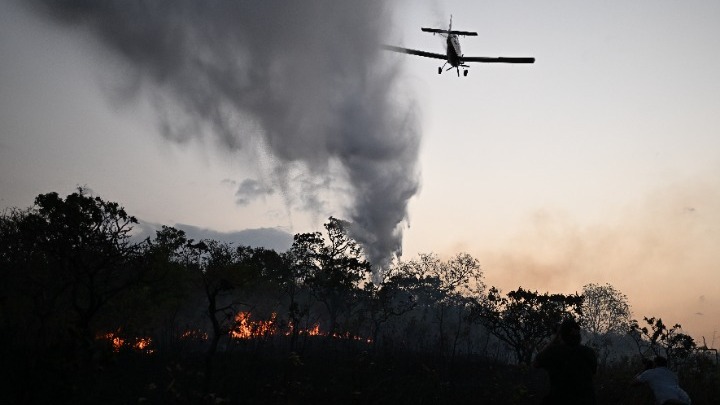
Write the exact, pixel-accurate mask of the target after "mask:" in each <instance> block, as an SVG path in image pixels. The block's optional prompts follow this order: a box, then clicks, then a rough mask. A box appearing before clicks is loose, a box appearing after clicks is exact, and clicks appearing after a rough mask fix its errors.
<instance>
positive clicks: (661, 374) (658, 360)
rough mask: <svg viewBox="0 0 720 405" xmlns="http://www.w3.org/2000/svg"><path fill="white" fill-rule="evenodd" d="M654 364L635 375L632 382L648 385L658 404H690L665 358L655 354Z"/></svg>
mask: <svg viewBox="0 0 720 405" xmlns="http://www.w3.org/2000/svg"><path fill="white" fill-rule="evenodd" d="M654 364H655V367H653V368H649V369H647V370H645V371H643V372H642V373H640V374H638V375H636V376H635V378H634V379H633V384H636V385H637V384H647V385H649V386H650V389H651V390H652V392H653V395H654V396H655V403H656V404H658V405H690V404H691V403H692V402H691V401H690V396H688V394H687V392H685V390H683V389H682V388H680V384H679V383H678V378H677V375H676V374H675V373H673V372H672V371H670V369H669V368H667V359H666V358H665V357H662V356H657V357H655V361H654Z"/></svg>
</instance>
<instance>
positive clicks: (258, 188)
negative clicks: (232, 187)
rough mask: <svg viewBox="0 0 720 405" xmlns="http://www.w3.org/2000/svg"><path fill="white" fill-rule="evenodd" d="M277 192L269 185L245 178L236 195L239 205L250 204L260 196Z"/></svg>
mask: <svg viewBox="0 0 720 405" xmlns="http://www.w3.org/2000/svg"><path fill="white" fill-rule="evenodd" d="M274 192H275V190H274V189H273V188H272V187H268V186H266V185H264V184H262V183H260V182H259V181H257V180H255V179H245V180H243V181H242V183H240V186H238V189H237V191H236V192H235V197H236V200H235V202H237V204H238V205H243V206H245V205H248V204H250V203H251V202H253V201H255V200H256V199H258V198H262V197H264V196H267V195H271V194H273V193H274Z"/></svg>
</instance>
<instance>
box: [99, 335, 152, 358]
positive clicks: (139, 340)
mask: <svg viewBox="0 0 720 405" xmlns="http://www.w3.org/2000/svg"><path fill="white" fill-rule="evenodd" d="M119 333H120V330H118V331H117V332H108V333H105V334H99V335H97V336H96V339H98V340H107V341H109V342H110V343H111V344H112V348H113V352H115V353H118V352H119V351H120V350H121V349H122V348H123V347H129V348H131V349H133V350H136V351H139V352H142V353H146V354H152V353H153V352H154V350H153V349H152V348H151V347H150V346H151V345H152V339H151V338H149V337H136V338H134V341H133V343H128V342H127V339H125V338H123V337H121V336H120V335H119Z"/></svg>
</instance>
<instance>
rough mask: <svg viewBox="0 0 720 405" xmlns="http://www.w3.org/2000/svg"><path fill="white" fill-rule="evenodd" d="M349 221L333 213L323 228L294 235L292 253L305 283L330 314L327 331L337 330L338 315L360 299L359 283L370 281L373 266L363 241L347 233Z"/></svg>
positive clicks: (347, 310) (344, 312)
mask: <svg viewBox="0 0 720 405" xmlns="http://www.w3.org/2000/svg"><path fill="white" fill-rule="evenodd" d="M348 226H349V223H348V222H346V221H342V220H339V219H336V218H333V217H330V219H329V221H328V222H327V223H326V224H325V229H326V231H327V240H326V239H325V238H323V235H322V234H321V233H320V232H315V233H304V234H298V235H295V240H294V241H293V245H292V248H291V250H292V253H293V256H294V258H295V260H296V262H295V266H299V267H300V268H301V269H302V270H301V271H300V273H302V274H303V275H304V280H303V281H304V284H305V285H306V286H307V287H308V288H309V289H310V291H311V293H312V294H313V296H314V297H315V299H317V300H318V302H320V303H322V305H323V306H324V307H325V309H326V311H327V315H328V332H329V333H330V334H332V333H335V332H338V319H339V317H340V316H341V314H345V315H348V314H349V313H350V312H351V311H352V310H353V309H354V308H355V307H356V306H358V305H359V303H360V297H359V295H358V292H359V291H360V284H361V283H362V282H366V281H369V277H370V273H371V266H370V263H369V262H368V261H367V260H365V258H364V256H363V252H362V248H361V247H360V245H359V244H358V243H357V242H356V241H355V240H354V239H352V238H351V237H350V236H349V235H348V233H347V230H348Z"/></svg>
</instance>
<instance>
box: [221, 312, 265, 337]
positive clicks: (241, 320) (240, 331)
mask: <svg viewBox="0 0 720 405" xmlns="http://www.w3.org/2000/svg"><path fill="white" fill-rule="evenodd" d="M275 319H277V314H276V313H274V312H273V313H272V315H271V316H270V319H269V320H267V321H252V320H250V312H238V313H237V315H236V316H235V326H234V327H233V328H232V330H231V331H230V337H232V338H233V339H252V338H257V337H265V336H269V335H275V334H276V333H277V325H276V323H275Z"/></svg>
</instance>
